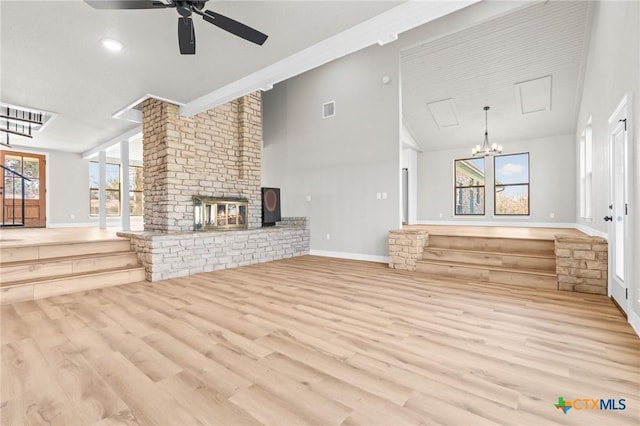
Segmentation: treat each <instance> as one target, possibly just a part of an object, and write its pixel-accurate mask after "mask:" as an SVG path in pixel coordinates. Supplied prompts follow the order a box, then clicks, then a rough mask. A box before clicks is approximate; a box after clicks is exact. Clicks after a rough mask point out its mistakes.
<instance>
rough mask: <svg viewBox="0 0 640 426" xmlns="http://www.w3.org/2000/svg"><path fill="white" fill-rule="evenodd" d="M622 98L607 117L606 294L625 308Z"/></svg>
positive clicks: (625, 145) (625, 198) (625, 199)
mask: <svg viewBox="0 0 640 426" xmlns="http://www.w3.org/2000/svg"><path fill="white" fill-rule="evenodd" d="M627 124H628V123H627V107H626V98H625V100H624V101H623V103H622V104H621V105H620V106H619V107H618V108H617V109H616V112H614V114H613V115H612V116H611V118H610V119H609V155H610V159H611V161H610V169H609V180H610V192H609V193H610V204H609V216H607V217H606V218H605V220H608V222H609V294H610V296H611V297H612V298H613V299H614V300H615V302H616V303H617V304H618V306H620V308H622V310H623V311H624V312H625V313H627V312H628V297H629V295H628V282H629V277H628V276H627V273H626V270H627V266H628V265H627V263H628V261H629V255H630V253H629V243H630V241H629V236H630V229H629V220H628V218H629V216H628V191H629V179H628V177H629V170H628V162H627V160H628V132H627Z"/></svg>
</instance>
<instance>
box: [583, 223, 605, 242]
mask: <svg viewBox="0 0 640 426" xmlns="http://www.w3.org/2000/svg"><path fill="white" fill-rule="evenodd" d="M576 229H577V230H578V231H582V232H584V233H585V234H587V235H589V236H592V237H602V238H604V239H605V240H608V239H609V234H607V233H606V232H602V231H598V230H597V229H593V228H591V227H589V226H586V225H583V224H581V223H576Z"/></svg>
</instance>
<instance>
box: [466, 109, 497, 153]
mask: <svg viewBox="0 0 640 426" xmlns="http://www.w3.org/2000/svg"><path fill="white" fill-rule="evenodd" d="M488 111H489V107H488V106H486V107H484V142H483V143H482V146H480V145H476V146H474V147H473V151H472V153H473V156H474V157H487V156H489V155H496V154H502V145H498V144H497V143H494V144H492V145H489V130H488V126H487V112H488Z"/></svg>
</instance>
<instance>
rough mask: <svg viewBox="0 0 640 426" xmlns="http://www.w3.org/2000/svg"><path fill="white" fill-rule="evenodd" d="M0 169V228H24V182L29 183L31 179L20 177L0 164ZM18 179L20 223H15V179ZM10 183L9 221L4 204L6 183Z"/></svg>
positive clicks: (5, 200)
mask: <svg viewBox="0 0 640 426" xmlns="http://www.w3.org/2000/svg"><path fill="white" fill-rule="evenodd" d="M0 167H2V188H3V193H2V194H0V197H2V223H0V226H24V225H25V221H24V217H25V208H24V195H25V192H24V191H25V184H24V182H25V181H29V182H31V179H29V178H28V177H26V176H23V175H21V174H20V173H18V172H16V171H15V170H11V169H10V168H8V167H5V166H3V165H2V164H0ZM7 172H8V173H7ZM17 178H20V188H21V192H22V194H21V197H20V202H21V206H20V215H19V218H20V221H16V179H17ZM8 182H11V201H12V202H11V207H10V208H11V210H10V211H11V221H9V218H7V205H6V202H7V200H8V198H7V194H8V192H7V183H8Z"/></svg>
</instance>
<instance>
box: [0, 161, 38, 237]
mask: <svg viewBox="0 0 640 426" xmlns="http://www.w3.org/2000/svg"><path fill="white" fill-rule="evenodd" d="M0 162H1V163H2V165H3V166H4V167H5V168H6V169H9V170H11V171H13V172H15V173H12V172H11V171H9V170H6V169H2V171H3V179H2V223H3V225H22V224H23V222H22V217H23V207H24V226H29V227H43V226H45V225H46V204H45V203H46V195H45V194H46V181H45V175H46V173H45V166H46V163H45V157H44V155H37V154H30V153H26V152H14V151H0ZM22 176H24V178H25V179H22ZM23 183H24V185H23ZM23 196H24V202H23Z"/></svg>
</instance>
